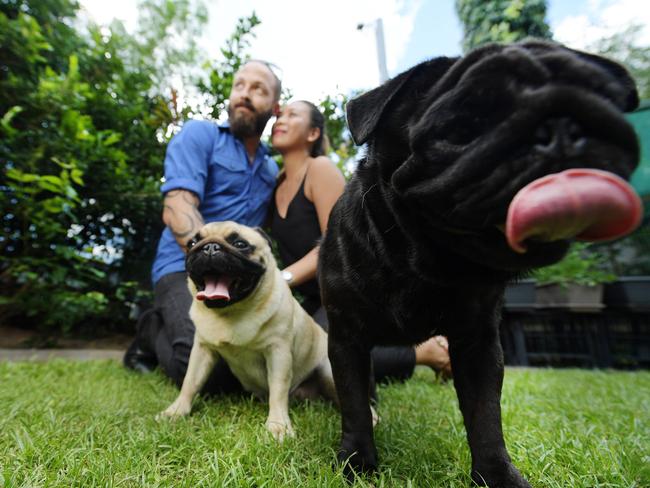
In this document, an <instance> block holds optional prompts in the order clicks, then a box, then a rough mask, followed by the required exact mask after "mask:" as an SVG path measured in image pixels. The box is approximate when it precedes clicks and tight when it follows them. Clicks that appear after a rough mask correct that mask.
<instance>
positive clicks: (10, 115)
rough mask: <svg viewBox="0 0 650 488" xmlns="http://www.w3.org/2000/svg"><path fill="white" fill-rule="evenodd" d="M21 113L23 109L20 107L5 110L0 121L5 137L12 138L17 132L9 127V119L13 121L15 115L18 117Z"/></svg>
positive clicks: (15, 106)
mask: <svg viewBox="0 0 650 488" xmlns="http://www.w3.org/2000/svg"><path fill="white" fill-rule="evenodd" d="M22 111H23V107H21V106H20V105H14V106H13V107H11V108H10V109H9V110H7V112H6V113H5V114H4V115H3V116H2V119H0V125H1V126H2V128H3V129H4V131H5V132H6V133H7V135H10V136H12V135H14V134H15V133H16V132H17V131H16V129H14V128H13V127H11V119H13V118H14V117H15V116H16V115H18V114H19V113H20V112H22Z"/></svg>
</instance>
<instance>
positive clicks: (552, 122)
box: [535, 117, 586, 157]
mask: <svg viewBox="0 0 650 488" xmlns="http://www.w3.org/2000/svg"><path fill="white" fill-rule="evenodd" d="M585 142H586V138H585V135H584V132H583V130H582V128H581V127H580V126H579V125H578V124H577V123H576V122H575V121H573V120H571V119H570V118H568V117H561V118H552V119H547V120H545V121H544V122H543V123H542V125H540V126H539V127H538V128H537V130H536V131H535V149H536V150H537V151H539V152H540V153H542V154H544V155H547V156H557V157H566V156H578V155H580V154H581V153H582V150H583V148H584V145H585Z"/></svg>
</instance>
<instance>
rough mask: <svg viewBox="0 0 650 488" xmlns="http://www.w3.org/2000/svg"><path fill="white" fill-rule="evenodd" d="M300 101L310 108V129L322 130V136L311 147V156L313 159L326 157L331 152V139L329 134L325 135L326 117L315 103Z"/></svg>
mask: <svg viewBox="0 0 650 488" xmlns="http://www.w3.org/2000/svg"><path fill="white" fill-rule="evenodd" d="M298 101H299V102H300V103H304V104H305V105H307V106H308V107H309V122H310V128H312V129H319V130H320V135H319V136H318V139H316V140H315V141H314V144H313V145H312V146H311V151H310V152H309V155H310V156H311V157H312V158H316V157H318V156H324V155H326V154H327V153H328V151H329V150H330V144H329V139H328V138H327V134H325V117H324V116H323V114H322V113H321V111H320V110H319V109H318V107H317V106H316V105H314V104H313V103H311V102H308V101H307V100H298Z"/></svg>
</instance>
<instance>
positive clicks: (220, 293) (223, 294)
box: [196, 275, 232, 301]
mask: <svg viewBox="0 0 650 488" xmlns="http://www.w3.org/2000/svg"><path fill="white" fill-rule="evenodd" d="M203 280H204V281H205V288H204V289H203V290H200V291H199V292H198V293H197V294H196V298H197V300H201V301H203V300H226V301H229V300H230V291H229V288H230V283H231V282H232V278H231V277H230V276H225V275H222V276H212V275H206V276H205V277H204V278H203Z"/></svg>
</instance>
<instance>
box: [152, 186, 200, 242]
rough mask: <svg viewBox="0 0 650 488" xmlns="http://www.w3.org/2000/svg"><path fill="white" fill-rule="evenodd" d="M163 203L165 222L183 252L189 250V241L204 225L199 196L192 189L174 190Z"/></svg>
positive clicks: (166, 196) (167, 194)
mask: <svg viewBox="0 0 650 488" xmlns="http://www.w3.org/2000/svg"><path fill="white" fill-rule="evenodd" d="M163 205H164V208H163V215H162V218H163V222H165V225H166V226H167V227H169V230H171V231H172V234H174V237H175V238H176V242H178V245H179V246H181V249H182V250H183V252H187V243H188V242H189V240H190V239H192V237H194V236H195V235H196V233H197V232H198V231H199V229H201V227H203V217H202V216H201V214H200V213H199V198H198V197H197V196H196V195H195V194H194V193H192V192H191V191H187V190H172V191H170V192H167V193H166V194H165V200H164V201H163Z"/></svg>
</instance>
